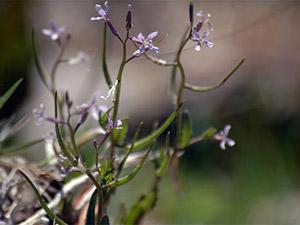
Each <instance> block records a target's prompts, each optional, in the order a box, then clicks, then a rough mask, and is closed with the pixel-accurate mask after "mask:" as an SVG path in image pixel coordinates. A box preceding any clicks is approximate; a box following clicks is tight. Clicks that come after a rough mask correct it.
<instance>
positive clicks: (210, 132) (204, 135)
mask: <svg viewBox="0 0 300 225" xmlns="http://www.w3.org/2000/svg"><path fill="white" fill-rule="evenodd" d="M216 132H217V129H216V128H214V127H210V128H208V129H207V130H206V131H204V132H203V133H202V134H201V135H200V136H198V137H194V138H192V139H191V140H190V143H189V145H193V144H196V143H198V142H201V141H204V140H207V139H209V138H212V137H213V136H214V135H215V134H216Z"/></svg>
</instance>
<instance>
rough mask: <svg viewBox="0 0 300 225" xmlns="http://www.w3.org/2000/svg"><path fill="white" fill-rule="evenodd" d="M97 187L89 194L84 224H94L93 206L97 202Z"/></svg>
mask: <svg viewBox="0 0 300 225" xmlns="http://www.w3.org/2000/svg"><path fill="white" fill-rule="evenodd" d="M97 196H98V189H97V188H96V189H95V191H94V192H93V194H92V196H91V200H90V203H89V207H88V210H87V214H86V218H85V224H86V225H96V223H95V207H96V203H97Z"/></svg>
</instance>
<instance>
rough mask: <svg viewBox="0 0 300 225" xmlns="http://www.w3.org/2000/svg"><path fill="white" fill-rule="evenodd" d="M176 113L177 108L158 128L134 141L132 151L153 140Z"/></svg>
mask: <svg viewBox="0 0 300 225" xmlns="http://www.w3.org/2000/svg"><path fill="white" fill-rule="evenodd" d="M177 113H178V109H177V110H176V111H175V112H173V113H172V114H171V115H170V116H169V117H168V118H167V119H166V121H165V122H164V123H163V124H162V125H161V126H160V127H159V128H158V129H156V130H155V131H153V132H152V133H151V134H149V135H148V136H146V137H144V138H142V139H140V140H138V141H136V142H135V144H134V147H133V152H134V151H138V150H140V149H142V148H143V147H145V146H147V145H148V144H150V143H151V142H153V141H154V140H155V139H156V138H158V137H159V136H160V135H161V134H162V133H163V132H164V131H165V130H166V129H167V128H168V127H169V126H170V124H171V123H172V122H173V120H174V119H175V118H176V115H177ZM127 148H130V145H129V146H127Z"/></svg>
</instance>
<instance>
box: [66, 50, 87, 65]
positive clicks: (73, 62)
mask: <svg viewBox="0 0 300 225" xmlns="http://www.w3.org/2000/svg"><path fill="white" fill-rule="evenodd" d="M88 59H89V56H88V55H87V54H86V53H84V52H78V53H77V55H76V56H75V57H73V58H70V59H69V60H68V64H69V65H76V64H78V63H81V62H86V61H87V60H88Z"/></svg>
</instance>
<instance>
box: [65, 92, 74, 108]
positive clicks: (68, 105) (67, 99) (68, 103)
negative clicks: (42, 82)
mask: <svg viewBox="0 0 300 225" xmlns="http://www.w3.org/2000/svg"><path fill="white" fill-rule="evenodd" d="M65 100H66V104H67V107H68V108H69V109H70V108H71V107H72V105H73V102H72V101H71V100H70V97H69V92H68V91H67V92H66V95H65Z"/></svg>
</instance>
